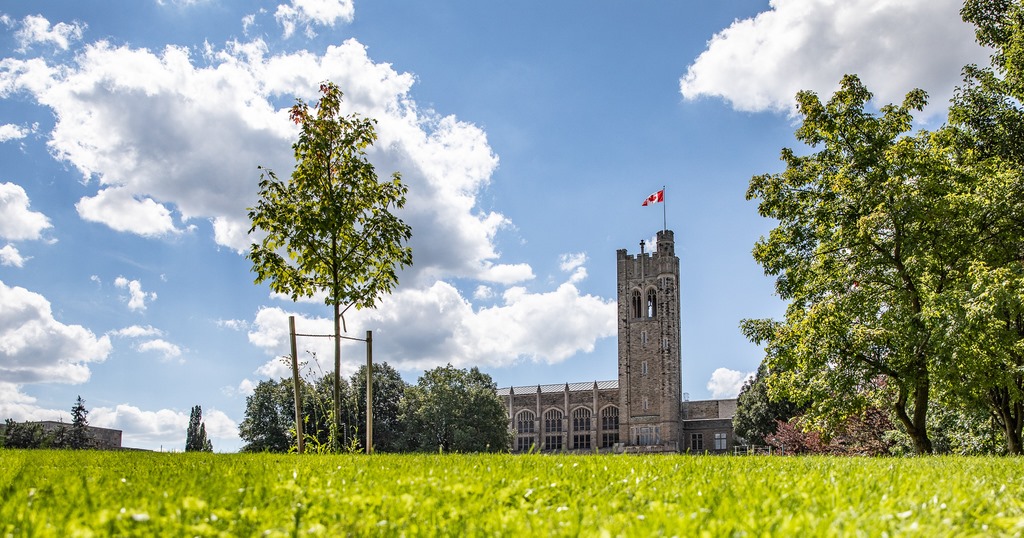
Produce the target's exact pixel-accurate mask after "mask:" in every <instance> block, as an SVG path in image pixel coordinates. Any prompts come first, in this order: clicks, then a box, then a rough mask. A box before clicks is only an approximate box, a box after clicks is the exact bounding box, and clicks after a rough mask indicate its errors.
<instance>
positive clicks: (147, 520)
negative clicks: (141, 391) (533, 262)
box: [0, 450, 1024, 537]
mask: <svg viewBox="0 0 1024 538" xmlns="http://www.w3.org/2000/svg"><path fill="white" fill-rule="evenodd" d="M0 470H2V472H0V534H2V535H3V536H90V535H96V536H110V535H124V536H217V535H219V536H257V535H259V536H289V535H293V536H298V535H302V536H310V535H312V536H339V535H346V534H349V535H358V536H365V535H371V536H372V535H380V536H401V535H406V536H434V535H445V536H486V535H517V536H523V537H525V536H552V535H562V536H577V535H584V536H651V535H666V536H675V535H678V536H795V535H801V536H830V535H842V536H885V535H890V536H893V535H900V536H905V535H911V536H929V537H931V536H1001V535H1005V536H1013V535H1022V534H1024V460H1021V459H1018V458H963V457H929V458H906V459H888V458H887V459H867V458H830V457H777V456H776V457H773V456H752V457H728V456H685V455H679V456H625V455H621V456H593V455H587V456H580V455H565V456H549V455H543V456H541V455H516V456H512V455H507V454H502V455H385V454H379V455H374V456H370V457H367V456H362V455H351V456H350V455H345V456H315V455H307V456H302V457H299V456H296V455H270V454H162V453H147V452H91V451H86V452H72V451H12V450H7V451H4V450H0Z"/></svg>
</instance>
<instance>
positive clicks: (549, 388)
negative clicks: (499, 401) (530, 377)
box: [498, 379, 619, 396]
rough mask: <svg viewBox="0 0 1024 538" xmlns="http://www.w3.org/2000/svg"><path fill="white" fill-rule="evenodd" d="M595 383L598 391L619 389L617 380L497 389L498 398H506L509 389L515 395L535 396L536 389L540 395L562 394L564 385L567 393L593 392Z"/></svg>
mask: <svg viewBox="0 0 1024 538" xmlns="http://www.w3.org/2000/svg"><path fill="white" fill-rule="evenodd" d="M595 383H596V384H597V389H598V390H609V389H618V388H619V380H618V379H613V380H611V381H580V382H577V383H555V384H551V385H526V386H522V387H502V388H499V389H498V396H508V394H509V390H510V389H511V390H513V391H515V393H516V394H536V393H537V390H538V389H539V390H540V392H542V393H549V392H563V391H564V390H565V386H566V385H568V386H569V392H577V391H583V390H594V384H595Z"/></svg>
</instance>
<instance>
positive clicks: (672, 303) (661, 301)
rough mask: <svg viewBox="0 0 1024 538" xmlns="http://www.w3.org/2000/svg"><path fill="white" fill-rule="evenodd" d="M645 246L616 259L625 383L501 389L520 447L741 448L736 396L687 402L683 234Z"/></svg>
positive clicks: (664, 235)
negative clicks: (650, 248)
mask: <svg viewBox="0 0 1024 538" xmlns="http://www.w3.org/2000/svg"><path fill="white" fill-rule="evenodd" d="M644 247H645V244H644V242H643V241H641V242H640V253H639V254H638V255H636V256H633V255H630V254H628V253H627V252H626V249H620V250H619V251H618V252H617V253H616V263H617V271H616V273H617V286H616V288H617V289H616V293H617V296H618V310H617V312H618V316H617V317H618V337H619V345H618V362H619V365H618V366H619V368H618V379H616V380H610V381H588V382H582V383H565V384H555V385H536V386H526V387H507V388H502V389H498V396H499V397H500V398H501V399H502V401H503V402H504V404H505V406H506V408H507V409H508V416H509V428H510V429H511V430H512V432H513V434H514V439H515V440H514V444H513V447H512V448H513V449H514V451H516V452H524V451H529V450H535V451H541V452H544V451H553V452H557V451H588V452H593V451H598V452H688V451H692V452H727V451H730V450H732V447H733V443H734V441H733V428H732V417H733V415H734V414H735V412H736V400H707V401H694V402H690V401H683V394H682V386H683V381H682V361H681V357H680V333H681V331H680V326H679V325H680V322H679V320H680V310H679V308H680V307H679V258H678V257H677V256H676V255H675V239H674V234H673V233H672V231H671V230H663V231H660V232H658V235H657V248H656V250H655V251H654V252H651V253H648V252H645V251H644Z"/></svg>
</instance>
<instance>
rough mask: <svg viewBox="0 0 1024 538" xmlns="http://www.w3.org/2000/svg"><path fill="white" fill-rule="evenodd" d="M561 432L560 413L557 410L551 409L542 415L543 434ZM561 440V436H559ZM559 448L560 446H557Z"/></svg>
mask: <svg viewBox="0 0 1024 538" xmlns="http://www.w3.org/2000/svg"><path fill="white" fill-rule="evenodd" d="M561 431H562V412H561V411H559V410H557V409H552V410H550V411H548V412H547V413H544V433H561ZM559 438H561V436H559ZM559 448H561V444H559Z"/></svg>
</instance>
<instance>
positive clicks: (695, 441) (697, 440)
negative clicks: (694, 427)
mask: <svg viewBox="0 0 1024 538" xmlns="http://www.w3.org/2000/svg"><path fill="white" fill-rule="evenodd" d="M690 450H693V451H695V452H700V451H702V450H704V434H703V433H691V434H690Z"/></svg>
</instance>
